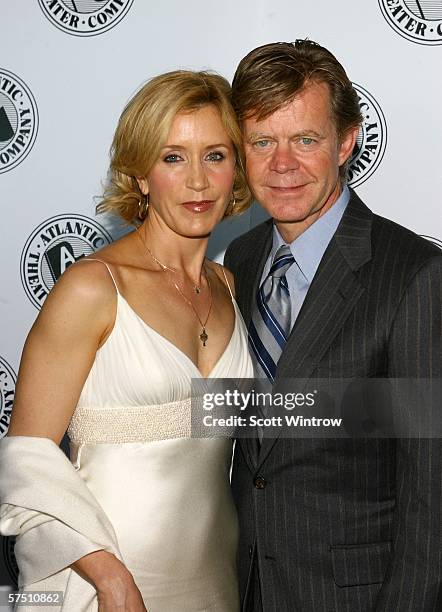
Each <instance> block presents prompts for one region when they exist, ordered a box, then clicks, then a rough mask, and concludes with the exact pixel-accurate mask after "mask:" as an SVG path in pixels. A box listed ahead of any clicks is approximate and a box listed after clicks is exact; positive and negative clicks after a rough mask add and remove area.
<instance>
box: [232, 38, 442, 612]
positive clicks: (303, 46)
mask: <svg viewBox="0 0 442 612" xmlns="http://www.w3.org/2000/svg"><path fill="white" fill-rule="evenodd" d="M233 101H234V105H235V107H236V110H237V112H238V116H239V118H240V121H241V123H242V129H243V135H244V142H245V149H246V169H247V174H248V178H249V182H250V185H251V188H252V191H253V193H254V195H255V198H256V199H257V201H258V202H259V203H260V204H261V205H262V206H263V207H264V209H265V210H266V211H267V212H268V213H269V214H270V216H271V217H272V219H271V220H269V221H267V222H265V223H263V224H261V225H259V226H257V227H255V228H254V229H252V230H251V231H250V232H248V233H247V234H245V235H244V236H241V237H240V238H238V239H236V240H235V241H234V242H233V243H232V244H231V245H230V247H229V248H228V250H227V253H226V258H225V263H226V265H227V266H228V267H229V268H230V269H231V270H232V271H233V272H234V275H235V280H236V289H237V300H238V302H239V305H240V307H241V309H242V312H243V315H244V319H245V321H246V324H247V325H248V327H249V334H250V345H251V349H252V352H253V355H254V357H255V359H256V364H257V368H258V371H259V375H261V376H267V378H269V380H271V381H275V383H277V382H278V381H279V380H281V379H283V378H299V379H319V378H326V379H332V378H361V377H363V378H365V377H367V378H368V377H370V378H372V377H379V378H389V377H390V378H402V377H404V378H405V377H409V378H422V377H426V378H429V377H433V378H436V377H439V376H440V366H441V364H440V356H441V336H442V325H441V269H442V265H441V261H442V255H441V252H440V251H439V249H438V248H437V247H435V246H433V245H432V244H430V243H429V242H427V241H425V240H423V239H421V238H420V237H418V236H416V235H415V234H413V233H412V232H410V231H408V230H406V229H405V228H403V227H400V226H399V225H396V224H395V223H393V222H391V221H389V220H387V219H384V218H382V217H380V216H378V215H375V214H373V213H372V212H371V211H370V210H369V209H368V208H367V207H366V206H365V204H364V203H363V202H362V201H361V200H360V199H359V197H358V196H357V195H356V193H355V192H354V191H353V190H351V189H349V188H348V187H347V186H346V185H345V174H346V163H347V160H348V159H349V157H350V156H351V153H352V150H353V147H354V145H355V142H356V137H357V133H358V129H359V125H360V121H361V115H360V110H359V105H358V99H357V96H356V93H355V91H354V89H353V87H352V85H351V82H350V81H349V79H348V77H347V75H346V73H345V71H344V69H343V68H342V66H341V65H340V64H339V62H338V61H337V60H336V58H335V57H334V56H333V55H332V54H331V53H330V52H329V51H327V50H326V49H324V48H323V47H321V46H319V45H318V44H316V43H314V42H312V41H305V40H297V41H296V42H295V43H294V44H292V43H275V44H269V45H264V46H262V47H259V48H257V49H255V50H253V51H252V52H251V53H249V54H248V55H247V56H246V57H245V58H244V59H243V60H242V61H241V62H240V64H239V66H238V69H237V71H236V74H235V77H234V81H233ZM392 197H394V191H393V189H392V190H391V193H390V194H387V193H386V194H385V202H383V203H382V205H383V206H384V207H385V208H387V209H388V200H389V199H390V198H392ZM418 204H419V203H417V202H416V207H417V206H418ZM429 223H431V220H429ZM284 245H285V246H284ZM262 434H263V432H262V431H261V436H260V437H262ZM232 486H233V491H234V495H235V498H236V502H237V507H238V512H239V520H240V532H241V535H240V549H239V561H238V566H239V579H240V589H241V594H242V598H243V610H248V611H259V610H263V611H264V612H294V611H299V612H320V611H324V612H329V611H334V610H336V611H338V612H344V611H345V612H366V611H371V610H376V611H381V610H382V611H385V612H387V611H388V612H406V611H413V612H418V611H419V612H427V611H428V612H429V611H430V610H436V609H437V610H439V609H442V606H441V594H440V588H441V539H440V521H441V512H440V506H441V450H440V443H439V441H438V440H430V439H425V440H418V439H408V440H405V439H398V440H393V439H363V438H355V439H339V440H338V439H324V438H323V439H315V440H314V439H286V438H285V437H283V436H280V437H279V438H276V439H270V438H266V437H265V432H264V437H262V439H261V440H260V441H258V440H239V441H238V444H237V448H236V452H235V458H234V466H233V475H232ZM439 606H441V607H439Z"/></svg>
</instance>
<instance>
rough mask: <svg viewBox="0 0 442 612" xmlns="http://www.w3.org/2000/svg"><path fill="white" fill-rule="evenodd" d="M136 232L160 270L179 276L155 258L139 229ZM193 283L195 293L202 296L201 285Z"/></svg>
mask: <svg viewBox="0 0 442 612" xmlns="http://www.w3.org/2000/svg"><path fill="white" fill-rule="evenodd" d="M136 232H137V234H138V237H139V238H140V240H141V242H142V243H143V246H144V248H145V249H146V251H147V252H148V253H149V255H150V256H151V257H152V259H153V260H154V262H155V263H157V264H158V265H159V266H160V268H163V270H164V271H166V270H169V272H173V273H174V274H178V272H177V271H176V270H175V269H174V268H171V267H169V266H166V264H164V263H163V262H162V261H160V260H159V259H158V257H155V255H154V254H153V253H152V251H151V250H150V249H149V247H148V246H147V244H146V243H145V242H144V240H143V239H142V238H141V234H140V233H139V230H138V228H136ZM206 279H207V274H206ZM192 283H193V290H194V291H195V293H198V294H200V293H201V291H202V287H200V285H198V284H197V283H195V282H194V281H192Z"/></svg>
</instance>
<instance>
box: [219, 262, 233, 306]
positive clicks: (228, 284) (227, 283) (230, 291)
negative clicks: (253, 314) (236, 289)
mask: <svg viewBox="0 0 442 612" xmlns="http://www.w3.org/2000/svg"><path fill="white" fill-rule="evenodd" d="M221 269H222V271H223V274H224V279H225V281H226V285H227V287H228V288H229V293H230V297H231V298H232V300H234V299H235V297H234V295H233V293H232V289H231V287H230V283H229V281H228V280H227V274H226V272H225V270H224V266H222V267H221Z"/></svg>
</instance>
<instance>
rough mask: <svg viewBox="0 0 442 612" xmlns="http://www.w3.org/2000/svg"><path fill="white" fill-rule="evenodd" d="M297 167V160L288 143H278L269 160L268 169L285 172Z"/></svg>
mask: <svg viewBox="0 0 442 612" xmlns="http://www.w3.org/2000/svg"><path fill="white" fill-rule="evenodd" d="M298 168H299V160H298V158H297V156H296V153H295V151H293V149H292V148H291V147H290V145H288V144H287V145H285V144H283V145H281V144H278V146H277V147H276V149H275V151H274V152H273V155H272V157H271V160H270V169H271V170H274V171H275V172H278V173H280V174H285V173H286V172H290V171H292V170H297V169H298Z"/></svg>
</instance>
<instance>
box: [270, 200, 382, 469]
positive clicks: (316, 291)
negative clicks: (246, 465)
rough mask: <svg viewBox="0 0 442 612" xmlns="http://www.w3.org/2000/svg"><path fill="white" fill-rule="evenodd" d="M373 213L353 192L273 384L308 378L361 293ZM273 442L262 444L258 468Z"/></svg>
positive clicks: (307, 297)
mask: <svg viewBox="0 0 442 612" xmlns="http://www.w3.org/2000/svg"><path fill="white" fill-rule="evenodd" d="M372 217H373V215H372V213H371V212H370V211H369V209H368V208H367V207H366V206H365V205H364V204H363V203H362V202H361V200H359V198H358V197H357V196H356V194H355V193H354V192H351V199H350V202H349V204H348V206H347V209H346V211H345V213H344V216H343V218H342V220H341V223H340V225H339V227H338V229H337V231H336V233H335V235H334V236H333V238H332V240H331V241H330V244H329V245H328V247H327V249H326V252H325V253H324V256H323V258H322V260H321V263H320V265H319V267H318V270H317V272H316V275H315V277H314V279H313V281H312V284H311V286H310V288H309V291H308V293H307V295H306V298H305V300H304V303H303V305H302V308H301V311H300V313H299V315H298V318H297V320H296V324H295V325H294V327H293V329H292V332H291V334H290V336H289V339H288V341H287V344H286V346H285V347H284V350H283V352H282V355H281V357H280V359H279V362H278V367H277V372H276V383H275V384H277V383H278V380H279V379H283V378H298V379H308V378H309V377H310V376H311V375H312V373H313V371H314V369H315V367H316V365H317V364H318V363H319V361H320V360H321V358H322V356H323V355H324V353H325V352H326V351H327V349H328V348H329V347H330V345H331V343H332V341H333V339H334V338H335V337H336V335H337V334H338V332H339V331H340V329H341V328H342V326H343V325H344V323H345V321H346V319H347V317H348V316H349V314H350V312H351V311H352V310H353V308H354V307H355V304H356V302H357V301H358V299H359V298H360V296H361V294H362V293H363V291H364V287H363V286H362V285H361V284H360V282H359V280H358V274H357V270H358V269H359V268H360V267H361V266H362V265H363V264H364V263H366V262H367V261H369V260H370V259H371V239H370V235H371V223H372ZM276 440H277V438H266V439H264V440H263V443H262V446H261V450H260V453H259V465H260V464H261V463H262V462H263V461H264V460H265V458H266V457H267V455H268V453H269V452H270V450H271V449H272V447H273V445H274V444H275V442H276Z"/></svg>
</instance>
